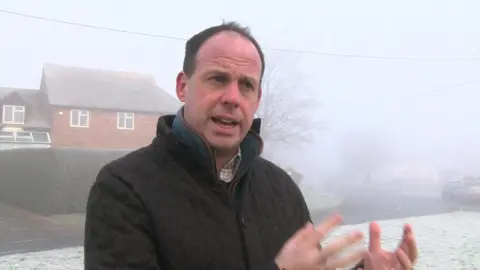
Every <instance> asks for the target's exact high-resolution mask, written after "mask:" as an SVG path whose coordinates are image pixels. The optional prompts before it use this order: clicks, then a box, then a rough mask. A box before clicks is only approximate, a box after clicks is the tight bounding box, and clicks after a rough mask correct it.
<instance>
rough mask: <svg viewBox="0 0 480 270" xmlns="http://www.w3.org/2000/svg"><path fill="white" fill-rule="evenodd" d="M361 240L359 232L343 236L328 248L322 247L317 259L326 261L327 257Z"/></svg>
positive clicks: (361, 234)
mask: <svg viewBox="0 0 480 270" xmlns="http://www.w3.org/2000/svg"><path fill="white" fill-rule="evenodd" d="M362 239H363V233H361V232H353V233H349V234H348V235H346V236H343V237H342V238H340V239H338V240H335V241H333V242H332V243H330V244H329V245H328V246H326V247H324V248H323V249H322V250H321V252H320V254H319V259H320V260H326V259H327V258H328V257H330V256H332V255H334V254H337V253H339V252H340V251H342V250H344V249H346V248H348V247H351V246H353V245H354V244H356V243H358V242H360V241H361V240H362Z"/></svg>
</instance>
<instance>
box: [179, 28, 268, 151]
mask: <svg viewBox="0 0 480 270" xmlns="http://www.w3.org/2000/svg"><path fill="white" fill-rule="evenodd" d="M261 71H262V63H261V60H260V55H259V53H258V51H257V49H256V48H255V46H254V45H253V44H252V43H251V42H250V41H249V40H248V39H246V38H244V37H242V36H241V35H239V34H237V33H234V32H221V33H219V34H217V35H215V36H213V37H212V38H210V39H209V40H208V41H206V42H205V43H204V44H203V46H202V47H201V48H200V50H199V51H198V54H197V59H196V66H195V71H194V73H193V74H192V76H190V78H189V77H187V76H186V75H185V74H184V73H183V72H181V73H180V74H179V75H178V76H177V96H178V98H179V99H180V100H181V101H182V102H184V103H185V110H184V118H185V120H186V121H187V123H188V124H189V125H190V126H191V127H193V128H194V129H195V130H196V131H197V132H198V133H200V134H201V135H202V136H203V137H204V138H205V139H206V140H207V141H208V143H209V144H210V145H211V146H212V147H213V148H215V149H216V150H217V151H236V149H237V148H238V146H239V145H240V143H241V141H242V140H243V139H244V137H245V136H246V134H247V132H248V130H249V129H250V126H251V125H252V121H253V117H254V114H255V112H256V110H257V108H258V104H259V102H260V94H261V90H260V76H261Z"/></svg>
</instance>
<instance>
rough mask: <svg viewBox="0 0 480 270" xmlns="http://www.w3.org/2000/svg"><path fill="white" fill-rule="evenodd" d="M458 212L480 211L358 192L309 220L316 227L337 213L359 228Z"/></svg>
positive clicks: (431, 198)
mask: <svg viewBox="0 0 480 270" xmlns="http://www.w3.org/2000/svg"><path fill="white" fill-rule="evenodd" d="M459 210H468V211H480V205H476V206H475V205H470V206H465V205H459V204H455V203H447V202H444V201H442V199H441V198H440V197H439V196H421V195H402V194H395V193H388V192H359V193H357V194H354V195H349V196H348V197H347V198H345V201H344V203H342V205H340V206H339V207H337V208H334V209H330V210H328V211H320V212H312V219H313V221H314V223H319V222H321V221H322V220H324V219H325V218H326V217H327V216H329V215H331V214H332V213H339V214H340V215H342V217H343V219H344V221H345V224H359V223H364V222H368V221H372V220H386V219H399V218H406V217H415V216H425V215H435V214H442V213H449V212H454V211H459Z"/></svg>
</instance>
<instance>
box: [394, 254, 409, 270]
mask: <svg viewBox="0 0 480 270" xmlns="http://www.w3.org/2000/svg"><path fill="white" fill-rule="evenodd" d="M395 256H396V257H397V260H398V262H399V264H400V266H401V268H400V269H402V270H410V269H412V262H411V261H410V259H409V258H408V256H407V254H406V253H405V252H404V251H403V250H402V249H397V251H396V252H395Z"/></svg>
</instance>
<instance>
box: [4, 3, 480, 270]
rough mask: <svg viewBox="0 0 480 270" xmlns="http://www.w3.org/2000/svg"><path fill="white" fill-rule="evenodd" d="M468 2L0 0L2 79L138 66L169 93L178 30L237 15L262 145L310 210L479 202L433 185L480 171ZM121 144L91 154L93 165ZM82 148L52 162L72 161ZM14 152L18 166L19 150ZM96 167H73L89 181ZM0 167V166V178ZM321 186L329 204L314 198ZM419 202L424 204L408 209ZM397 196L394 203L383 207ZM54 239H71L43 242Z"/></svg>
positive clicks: (372, 213)
mask: <svg viewBox="0 0 480 270" xmlns="http://www.w3.org/2000/svg"><path fill="white" fill-rule="evenodd" d="M187 7H188V8H187ZM479 12H480V2H478V1H475V0H470V1H446V0H442V1H438V0H437V1H434V0H430V1H413V0H409V1H401V2H398V3H397V2H395V3H394V2H388V3H387V2H385V1H371V0H369V1H306V0H305V1H300V2H296V3H293V2H291V1H270V0H269V1H261V2H254V1H251V0H247V1H243V2H242V3H241V5H240V4H238V5H233V4H232V2H230V1H222V0H210V1H206V2H205V1H201V2H196V1H186V0H185V1H177V2H173V1H150V0H144V1H140V2H138V1H137V2H133V1H128V0H116V1H113V0H110V1H108V0H102V1H93V0H85V1H55V0H41V1H36V0H0V37H1V38H0V88H15V89H40V88H41V82H42V72H43V68H44V65H45V64H53V65H59V66H73V67H80V68H86V69H101V70H108V71H112V72H124V74H141V76H143V74H145V75H146V76H151V77H152V78H153V79H154V80H155V85H156V87H158V88H161V89H162V90H164V91H165V92H166V93H168V94H169V95H170V96H172V98H173V99H176V95H175V77H176V74H177V73H178V72H179V71H180V69H181V65H182V60H183V53H184V45H185V40H186V39H187V38H189V37H190V36H191V35H193V34H194V33H196V32H198V31H201V30H202V29H203V28H205V27H208V26H210V25H213V24H218V23H220V22H221V21H222V20H236V21H238V22H240V23H241V24H243V25H246V26H249V27H250V29H251V30H252V33H253V35H254V36H255V37H256V38H258V40H259V42H260V44H261V46H262V47H263V48H264V50H265V54H266V61H267V64H266V68H267V71H266V75H265V80H264V86H263V87H264V94H263V97H264V99H263V100H262V105H261V107H260V109H259V111H258V116H259V117H262V118H263V120H264V121H263V127H262V134H263V135H264V138H265V151H264V156H265V157H266V158H269V159H272V160H273V161H274V162H276V163H277V164H279V165H280V166H281V167H283V168H285V169H288V170H293V171H296V172H297V173H299V175H300V176H299V177H298V183H299V186H300V188H301V189H302V191H303V192H304V195H305V197H306V199H307V202H308V203H309V206H310V208H311V210H312V209H313V210H312V213H313V215H314V219H315V220H316V221H320V220H321V219H322V218H324V217H326V216H327V215H328V214H330V213H331V212H340V213H342V214H344V215H345V216H346V221H347V223H352V224H355V223H362V222H367V221H370V220H376V219H394V218H406V217H414V216H423V215H433V214H439V213H450V212H454V211H457V210H459V209H461V210H464V209H473V210H471V211H478V202H476V203H474V204H473V206H472V205H471V204H469V205H468V206H466V205H463V204H462V205H459V204H457V203H454V204H452V203H450V202H449V203H445V202H443V201H442V199H441V194H442V188H443V184H444V181H445V180H452V179H453V178H455V179H460V178H462V177H465V176H473V177H480V166H479V164H480V140H479V138H480V123H479V122H478V117H479V116H480V106H479V101H478V100H480V91H479V90H480V74H479V72H478V71H479V70H480V49H479V48H480V35H479V31H480V30H479V29H478V25H480V17H479V16H478V14H479ZM79 24H80V25H79ZM126 76H130V75H126ZM132 76H133V75H132ZM135 76H136V75H135ZM0 94H1V93H0ZM1 99H2V96H0V105H5V104H2V102H1ZM178 104H179V103H178ZM175 106H176V105H175ZM172 113H173V112H172ZM287 115H288V117H287ZM125 117H127V116H125ZM0 120H1V119H0ZM113 121H116V120H113ZM125 121H126V120H125ZM142 123H143V124H142ZM135 125H136V127H135V128H137V127H139V126H143V128H145V129H146V130H151V131H150V132H151V133H152V134H151V137H148V139H147V140H145V142H148V141H150V140H151V138H153V132H154V129H155V124H154V123H151V122H137V123H136V124H135ZM6 126H7V125H6V124H5V123H4V124H3V125H0V127H1V128H5V127H6ZM102 134H103V133H99V134H97V135H98V136H107V135H102ZM77 135H78V134H77ZM97 135H96V136H97ZM91 136H93V135H91ZM0 143H4V142H0ZM112 143H113V142H112ZM145 144H146V143H145ZM119 145H121V144H119ZM69 147H70V146H69ZM0 148H1V147H0ZM5 148H6V147H5ZM73 148H75V147H73ZM99 148H102V147H99ZM105 148H110V147H105ZM111 148H116V149H122V150H125V149H128V148H129V147H127V146H125V147H123V146H119V147H111ZM131 150H133V149H131ZM55 151H56V150H55ZM62 155H63V154H62V153H60V154H59V153H57V152H55V153H53V154H52V158H53V159H55V160H57V159H58V160H61V159H62V157H63V156H62ZM121 155H122V152H116V154H113V155H110V154H108V155H107V154H106V155H105V156H101V157H99V158H98V159H93V160H91V161H90V163H91V164H93V165H92V166H94V168H97V167H98V168H100V167H101V165H103V164H104V163H106V162H107V161H108V160H111V159H113V158H116V157H118V156H121ZM79 158H80V157H75V158H72V159H71V160H69V161H66V162H67V163H68V164H70V165H68V164H67V163H66V165H64V167H62V168H67V169H65V170H68V168H70V169H72V170H74V168H73V167H75V166H74V165H72V164H76V162H79V163H81V162H83V161H81V159H79ZM2 160H4V161H5V159H2ZM12 160H15V162H16V163H15V168H16V170H18V171H21V170H23V167H22V166H23V165H22V164H21V160H22V158H21V157H20V156H19V157H16V158H10V159H9V162H12ZM97 161H98V162H97ZM5 162H6V161H5ZM85 162H86V161H85ZM87 163H88V162H87ZM5 164H6V163H5ZM9 164H11V165H9V168H13V165H12V164H13V163H9ZM45 166H47V165H45ZM69 166H70V167H69ZM82 166H87V165H85V164H84V165H82ZM2 168H5V167H2ZM85 168H86V167H85ZM85 170H86V169H85ZM92 173H93V174H92ZM94 173H95V172H88V173H85V174H84V175H77V176H75V177H80V178H81V177H86V178H92V179H88V181H89V182H92V181H93V180H94V179H93V178H94V177H95V174H94ZM6 175H7V173H5V172H3V173H2V172H1V171H0V180H2V181H3V180H4V179H6ZM8 175H10V174H8ZM67 175H68V173H67ZM72 177H73V176H72ZM296 180H297V179H296ZM30 187H31V189H34V188H33V187H35V185H32V186H30ZM78 188H79V189H81V190H86V189H87V188H88V186H81V187H80V186H79V187H78ZM39 189H41V187H39ZM15 190H16V191H18V192H19V193H21V192H20V191H19V190H24V189H15ZM42 192H43V191H42ZM45 194H47V193H45ZM24 195H25V194H13V193H11V194H10V195H9V196H11V197H12V198H14V197H21V196H24ZM64 196H65V195H64ZM331 197H332V198H334V199H332V200H331V201H333V202H334V203H335V206H333V207H331V208H329V207H328V206H327V207H324V206H320V204H322V203H324V201H323V200H321V198H331ZM432 198H434V199H432ZM383 199H385V200H390V201H389V203H385V205H384V208H382V209H377V208H375V207H374V206H373V205H374V204H376V203H377V204H382V203H383V201H382V200H383ZM318 200H320V201H321V202H318ZM379 201H380V203H379ZM392 201H393V202H394V203H390V202H392ZM337 202H338V203H337ZM80 203H82V202H80ZM419 204H424V205H428V206H425V207H424V208H422V209H415V210H414V208H416V207H415V206H416V205H419ZM352 205H357V208H351V207H352ZM359 205H360V206H359ZM398 205H401V206H402V207H401V208H402V209H403V210H402V211H403V212H402V213H401V214H399V213H397V214H394V213H396V212H398V211H396V210H398V209H396V208H397V207H398ZM72 207H73V206H72ZM361 207H364V208H363V210H359V209H360V208H361ZM472 207H473V208H472ZM64 208H65V209H63V208H62V209H63V210H62V211H63V212H69V211H68V210H66V208H68V207H64ZM73 208H74V207H73ZM417 208H418V207H417ZM385 209H386V210H385ZM475 209H476V210H475ZM364 210H365V211H364ZM70 212H71V211H70ZM359 212H362V213H363V214H359ZM385 213H388V214H385ZM0 214H1V213H0ZM37 214H38V213H37ZM62 214H65V213H62ZM68 214H72V213H68ZM42 215H43V214H42ZM49 217H50V216H49ZM80 219H81V218H80ZM1 220H2V218H1V216H0V222H1ZM62 220H63V219H62ZM80 223H81V222H80ZM0 226H1V223H0ZM79 231H81V229H79ZM2 233H3V235H2V236H1V237H5V239H7V238H8V237H6V236H5V235H6V234H7V233H6V232H5V231H4V232H2ZM77 233H78V232H77ZM80 234H81V233H80ZM1 237H0V242H2V238H1ZM37 238H39V239H40V238H44V237H43V236H42V237H37ZM73 238H75V237H73ZM79 239H81V236H78V237H76V238H75V239H74V240H71V241H72V243H76V244H78V243H79V241H80V240H79ZM5 241H6V240H5ZM11 241H17V240H15V239H13V240H11ZM22 241H23V240H22ZM62 241H63V240H62ZM68 241H70V240H65V242H68ZM80 242H81V241H80ZM69 243H70V242H69ZM32 245H33V244H32ZM79 245H80V244H79ZM11 246H12V245H5V247H2V246H0V249H1V248H3V249H1V250H0V259H1V256H2V253H1V252H3V254H5V255H11V254H14V252H13V251H12V250H15V249H18V250H27V249H28V245H24V246H22V247H16V248H15V249H12V248H11ZM65 246H76V245H75V244H65V245H63V244H58V245H56V244H52V245H50V246H49V247H50V248H48V249H53V248H60V247H65ZM478 248H480V247H478ZM45 249H47V248H45ZM45 249H42V248H36V249H34V250H35V251H37V250H45ZM48 249H47V250H48ZM0 265H1V260H0ZM0 268H1V267H0ZM2 269H3V268H2ZM71 269H73V268H71Z"/></svg>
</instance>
